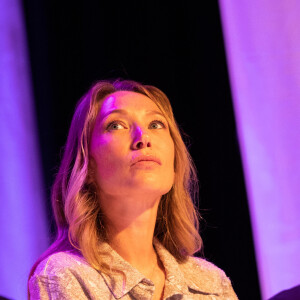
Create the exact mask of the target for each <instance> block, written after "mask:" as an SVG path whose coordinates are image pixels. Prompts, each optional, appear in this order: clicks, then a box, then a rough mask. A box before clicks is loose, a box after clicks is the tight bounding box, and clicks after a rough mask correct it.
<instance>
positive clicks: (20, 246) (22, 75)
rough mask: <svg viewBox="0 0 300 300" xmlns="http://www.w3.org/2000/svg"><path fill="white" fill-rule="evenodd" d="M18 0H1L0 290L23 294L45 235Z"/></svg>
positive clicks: (8, 294) (11, 294)
mask: <svg viewBox="0 0 300 300" xmlns="http://www.w3.org/2000/svg"><path fill="white" fill-rule="evenodd" d="M27 60H28V55H27V51H26V37H25V31H24V23H23V16H22V7H21V3H20V1H18V0H1V1H0V103H1V105H0V107H1V109H0V190H1V209H0V228H1V230H0V245H1V248H0V267H1V269H0V296H6V297H8V298H9V299H26V285H27V277H28V274H29V271H30V268H31V266H32V264H33V263H34V261H35V260H36V258H37V257H38V256H39V255H40V254H41V253H42V252H43V251H44V250H45V249H46V247H47V244H48V240H47V236H48V235H47V232H46V226H45V222H46V216H45V211H44V207H43V203H44V199H43V198H44V197H43V192H42V188H41V186H42V185H41V181H42V180H41V172H40V166H39V153H38V146H37V141H36V125H35V121H34V112H33V105H32V96H31V95H32V93H31V88H30V86H31V84H30V72H29V67H28V61H27Z"/></svg>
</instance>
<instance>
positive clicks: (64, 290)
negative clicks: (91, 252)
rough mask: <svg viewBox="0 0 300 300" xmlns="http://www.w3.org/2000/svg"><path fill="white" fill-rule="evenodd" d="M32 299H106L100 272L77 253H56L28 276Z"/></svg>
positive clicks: (107, 292)
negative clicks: (87, 297)
mask: <svg viewBox="0 0 300 300" xmlns="http://www.w3.org/2000/svg"><path fill="white" fill-rule="evenodd" d="M28 288H29V292H30V296H31V298H32V299H86V296H87V295H88V296H89V297H90V298H93V297H94V298H96V299H97V298H99V299H107V295H108V294H109V291H108V290H107V288H106V285H105V283H104V281H103V279H102V276H101V275H100V273H99V272H98V271H97V270H96V269H94V268H92V267H91V266H90V265H89V264H88V263H87V261H86V260H85V259H84V258H83V257H82V255H80V254H79V253H74V252H68V251H66V252H58V253H54V254H52V255H50V256H48V257H47V258H45V259H44V260H42V261H41V262H40V263H39V264H38V266H37V268H36V269H35V272H34V274H33V275H32V276H31V277H30V279H29V283H28Z"/></svg>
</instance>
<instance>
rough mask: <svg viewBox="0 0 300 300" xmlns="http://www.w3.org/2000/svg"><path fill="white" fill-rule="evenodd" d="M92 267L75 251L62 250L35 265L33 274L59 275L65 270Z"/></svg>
mask: <svg viewBox="0 0 300 300" xmlns="http://www.w3.org/2000/svg"><path fill="white" fill-rule="evenodd" d="M77 269H92V268H91V267H90V266H89V264H88V263H87V262H86V260H85V259H84V258H83V257H82V255H80V254H79V253H76V252H71V251H64V252H57V253H54V254H51V255H49V256H48V257H46V258H45V259H43V260H42V261H41V262H40V263H39V264H38V266H37V268H36V270H35V272H34V274H35V275H47V276H51V275H53V276H54V275H59V274H60V273H62V272H65V271H66V270H73V271H75V270H77Z"/></svg>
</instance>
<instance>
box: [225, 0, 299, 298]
mask: <svg viewBox="0 0 300 300" xmlns="http://www.w3.org/2000/svg"><path fill="white" fill-rule="evenodd" d="M219 3H220V8H221V15H222V22H223V31H224V37H225V43H226V52H227V61H228V66H229V72H230V80H231V88H232V94H233V100H234V107H235V116H236V122H237V127H238V133H239V141H240V148H241V152H242V159H243V166H244V173H245V178H246V185H247V192H248V199H249V208H250V213H251V220H252V228H253V234H254V241H255V250H256V259H257V263H258V269H259V276H260V284H261V290H262V296H263V299H267V298H269V297H271V296H273V295H274V294H276V293H278V292H280V291H282V290H284V289H288V288H291V287H293V286H296V285H299V284H300V271H299V270H300V217H299V216H300V201H299V200H300V199H299V195H300V184H299V183H300V32H299V28H300V18H299V12H300V2H299V1H271V0H253V1H246V0H229V1H225V0H220V1H219Z"/></svg>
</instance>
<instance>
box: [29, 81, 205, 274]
mask: <svg viewBox="0 0 300 300" xmlns="http://www.w3.org/2000/svg"><path fill="white" fill-rule="evenodd" d="M117 91H131V92H136V93H140V94H143V95H145V96H147V97H149V98H150V99H151V100H152V101H153V102H154V103H155V104H156V105H157V106H158V108H159V109H160V110H161V112H162V113H163V115H164V116H165V118H166V120H167V122H168V125H169V128H170V134H171V137H172V139H173V142H174V146H175V158H174V171H175V177H174V184H173V186H172V188H171V190H170V191H169V192H168V193H167V194H165V195H163V196H162V197H161V200H160V203H159V207H158V213H157V220H156V225H155V230H154V236H155V237H156V238H157V239H158V240H159V241H160V243H162V245H163V246H164V247H165V248H166V249H167V250H168V251H169V252H170V253H171V254H172V255H173V256H174V257H175V258H176V259H177V261H178V262H183V261H185V260H186V259H187V257H188V256H190V255H193V254H194V253H195V252H197V251H199V250H201V248H202V239H201V237H200V235H199V214H198V212H197V209H196V206H195V201H196V200H197V197H198V180H197V175H196V170H195V167H194V164H193V161H192V159H191V157H190V154H189V152H188V150H187V147H186V145H185V143H184V141H183V139H182V136H181V134H180V130H179V127H178V126H177V124H176V121H175V119H174V115H173V111H172V107H171V105H170V102H169V99H168V98H167V96H166V95H165V94H164V93H163V92H162V91H161V90H160V89H158V88H156V87H154V86H151V85H144V84H141V83H138V82H136V81H132V80H121V79H116V80H102V81H98V82H96V83H95V84H93V85H92V87H91V88H90V89H89V90H88V92H87V93H86V94H85V95H84V96H83V97H82V98H81V99H80V100H79V102H78V104H77V106H76V109H75V113H74V116H73V119H72V122H71V126H70V130H69V134H68V138H67V142H66V145H65V147H64V152H63V157H62V161H61V164H60V168H59V171H58V173H57V175H56V178H55V182H54V184H53V187H52V194H51V201H52V208H53V213H54V217H55V222H56V227H57V235H56V239H55V241H54V243H53V244H52V245H51V246H50V248H49V249H48V250H47V251H46V252H45V253H44V254H43V255H42V256H41V257H40V258H39V259H38V261H37V262H36V263H35V265H34V266H33V267H32V270H31V273H30V275H29V278H30V276H31V275H32V274H33V272H34V270H35V268H36V266H37V265H38V263H39V262H41V261H42V260H43V259H44V258H46V257H47V256H49V255H51V254H52V253H55V252H58V251H64V250H68V249H73V248H76V249H78V250H80V252H81V253H82V255H83V256H84V257H85V259H86V260H87V261H88V262H89V264H90V265H91V266H92V267H94V268H95V269H97V270H101V271H106V272H108V271H109V270H108V268H106V267H105V265H104V264H103V263H102V260H101V255H99V251H98V249H99V243H102V242H104V241H107V237H106V228H105V224H104V222H103V213H102V211H101V207H100V201H99V196H98V193H97V186H96V183H95V178H94V177H93V171H92V164H91V156H90V151H89V145H90V142H91V136H92V131H93V128H94V125H95V122H96V117H97V115H98V112H99V110H100V107H101V103H102V100H103V99H104V98H105V97H106V96H108V95H109V94H111V93H114V92H117Z"/></svg>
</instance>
